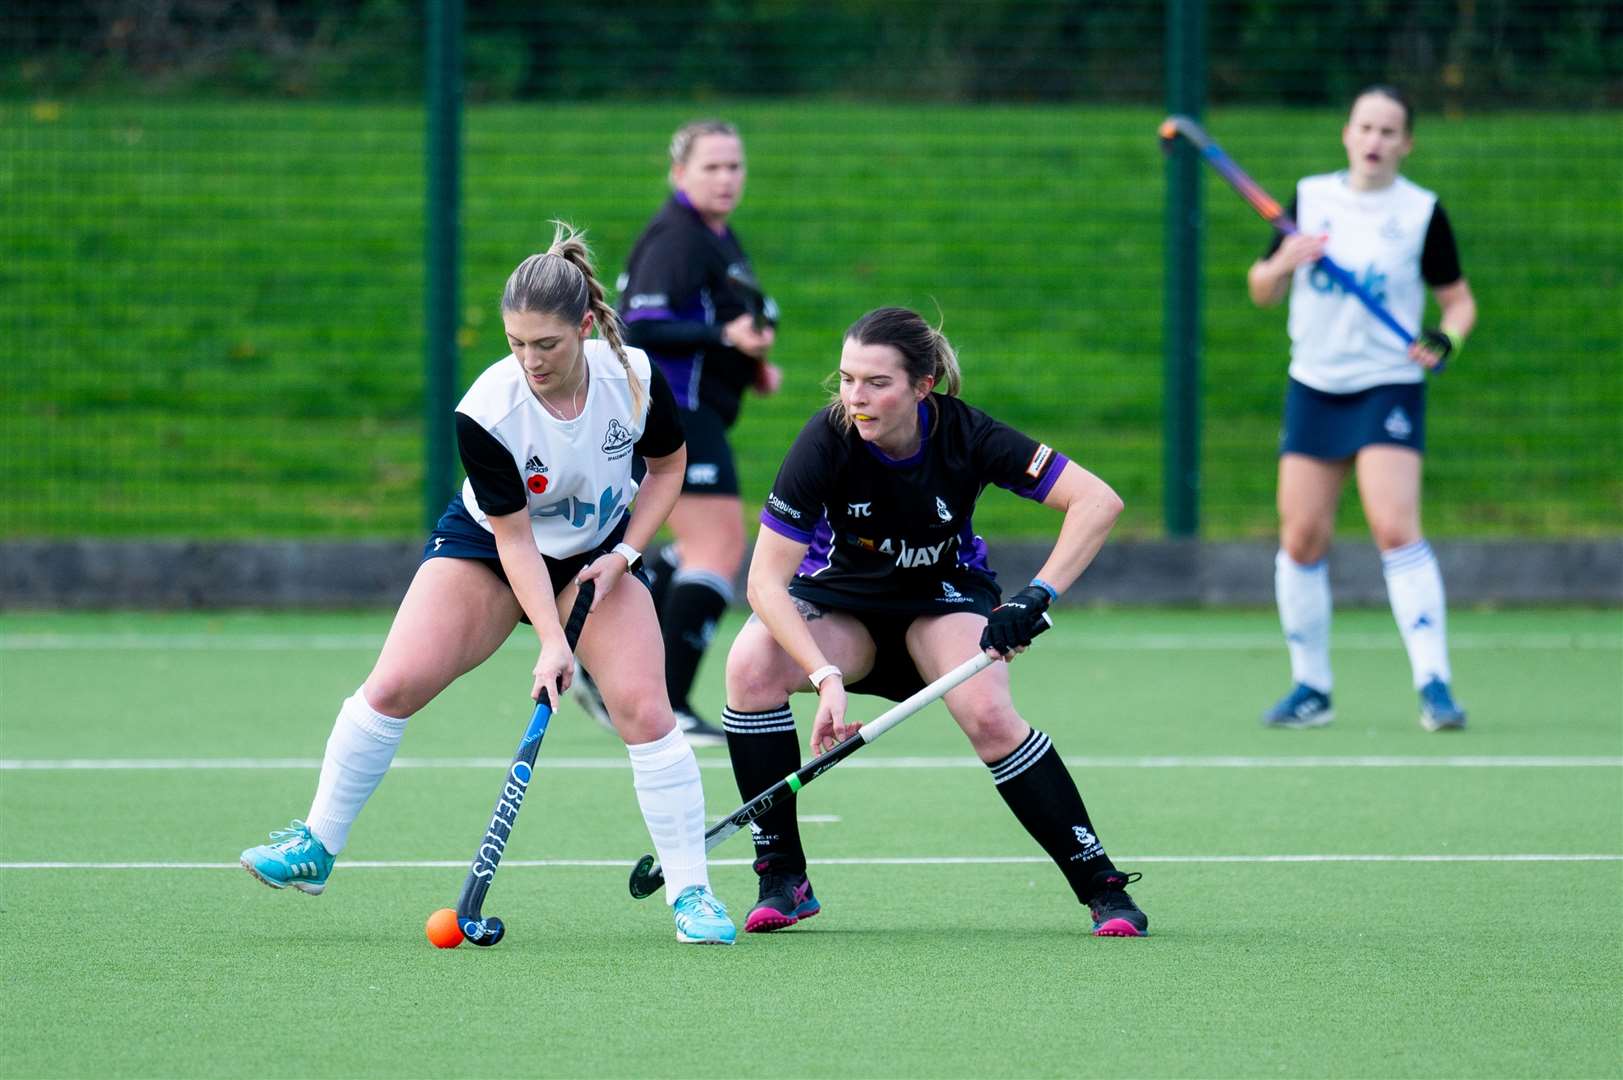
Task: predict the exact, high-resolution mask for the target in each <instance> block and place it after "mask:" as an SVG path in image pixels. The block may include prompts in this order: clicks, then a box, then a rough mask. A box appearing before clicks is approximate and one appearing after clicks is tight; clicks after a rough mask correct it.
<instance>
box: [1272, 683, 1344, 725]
mask: <svg viewBox="0 0 1623 1080" xmlns="http://www.w3.org/2000/svg"><path fill="white" fill-rule="evenodd" d="M1335 718H1336V713H1335V710H1334V709H1332V708H1330V695H1329V694H1323V693H1320V692H1319V691H1317V690H1315V689H1313V688H1312V687H1311V686H1309V685H1307V684H1306V683H1297V684H1296V685H1295V686H1294V687H1292V688H1291V692H1290V693H1288V694H1286V695H1285V696H1284V697H1282V698H1280V699H1279V701H1278V702H1277V703H1276V704H1275V705H1274V707H1273V708H1271V709H1269V710H1268V711H1267V712H1265V713H1263V714H1262V726H1263V727H1277V728H1312V727H1323V726H1324V725H1326V724H1328V723H1329V722H1330V721H1332V720H1334V719H1335Z"/></svg>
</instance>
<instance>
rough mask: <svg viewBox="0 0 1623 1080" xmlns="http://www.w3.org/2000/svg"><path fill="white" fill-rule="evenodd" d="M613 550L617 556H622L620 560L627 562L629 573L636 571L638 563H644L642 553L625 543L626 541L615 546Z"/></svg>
mask: <svg viewBox="0 0 1623 1080" xmlns="http://www.w3.org/2000/svg"><path fill="white" fill-rule="evenodd" d="M612 550H613V552H614V553H615V554H616V555H618V556H620V558H622V559H624V560H625V561H626V570H627V571H628V572H629V571H632V570H635V569H636V568H637V563H639V562H641V561H642V552H640V551H638V550H637V549H636V548H634V547H632V546H631V545H630V544H627V543H625V542H624V541H621V542H620V543H618V544H615V545H614V547H613V548H612Z"/></svg>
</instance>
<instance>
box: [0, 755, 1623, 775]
mask: <svg viewBox="0 0 1623 1080" xmlns="http://www.w3.org/2000/svg"><path fill="white" fill-rule="evenodd" d="M1064 761H1065V764H1066V765H1067V766H1069V767H1070V768H1073V769H1619V768H1623V756H1619V757H1610V756H1600V755H1597V756H1590V757H1583V756H1572V757H1562V756H1557V755H1550V754H1502V755H1486V754H1479V755H1470V754H1463V755H1462V754H1455V755H1449V756H1446V757H1422V756H1419V755H1412V756H1404V755H1386V756H1382V755H1374V754H1370V755H1348V756H1344V757H1336V756H1329V755H1324V756H1301V757H1247V756H1241V755H1224V754H1214V755H1205V756H1203V755H1176V754H1165V755H1155V756H1146V757H1108V756H1086V755H1084V756H1077V757H1066V758H1064ZM510 764H512V761H511V759H509V758H493V757H470V758H413V757H403V758H396V759H395V761H394V765H393V767H394V768H396V769H503V768H506V767H507V766H508V765H510ZM630 767H631V763H630V762H629V761H628V760H626V759H625V758H623V757H604V758H567V757H560V758H548V757H546V756H545V755H543V756H542V758H541V760H540V762H539V763H538V764H537V768H538V769H539V770H540V771H542V772H545V771H547V770H549V769H629V768H630ZM699 767H700V768H704V769H730V768H731V767H732V766H731V764H730V763H729V762H728V761H727V760H726V759H725V758H716V757H701V758H700V759H699ZM840 767H841V768H842V769H984V768H985V767H986V766H985V765H984V764H983V763H982V762H981V761H980V760H979V759H978V758H974V757H865V758H857V757H853V758H848V759H847V760H845V761H843V762H841V763H840ZM319 768H321V759H320V758H0V772H78V771H113V772H117V771H124V770H167V769H173V770H184V769H319Z"/></svg>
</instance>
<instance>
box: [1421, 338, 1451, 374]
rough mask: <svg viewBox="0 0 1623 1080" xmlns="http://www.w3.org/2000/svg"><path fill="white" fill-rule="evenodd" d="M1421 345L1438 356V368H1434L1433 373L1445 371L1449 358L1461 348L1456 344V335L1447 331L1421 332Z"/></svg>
mask: <svg viewBox="0 0 1623 1080" xmlns="http://www.w3.org/2000/svg"><path fill="white" fill-rule="evenodd" d="M1420 344H1421V345H1422V346H1423V347H1425V348H1427V349H1430V350H1431V351H1432V352H1434V353H1436V354H1437V366H1436V367H1434V368H1432V370H1433V371H1441V370H1443V365H1444V364H1446V363H1448V358H1449V356H1450V355H1452V354H1453V353H1454V352H1455V351H1456V350H1457V349H1458V348H1459V346H1457V345H1455V344H1454V335H1452V334H1450V333H1449V332H1448V331H1447V330H1422V331H1420Z"/></svg>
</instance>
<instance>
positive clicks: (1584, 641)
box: [0, 630, 1623, 653]
mask: <svg viewBox="0 0 1623 1080" xmlns="http://www.w3.org/2000/svg"><path fill="white" fill-rule="evenodd" d="M382 644H383V638H382V637H381V636H380V635H374V634H135V633H128V634H53V633H39V634H28V633H23V634H0V653H6V652H58V651H68V652H73V651H96V652H178V651H185V652H210V651H221V652H228V651H233V650H235V651H239V652H296V651H302V650H313V651H317V652H340V651H345V650H354V651H361V652H376V651H377V649H378V648H379V647H381V646H382ZM1281 645H1282V642H1281V640H1280V636H1279V635H1278V634H1277V633H1243V634H1171V633H1167V634H1157V633H1147V634H1146V633H1138V634H1118V635H1112V636H1110V637H1091V636H1090V637H1083V638H1072V639H1068V640H1065V641H1056V642H1053V643H1052V644H1051V643H1049V642H1044V643H1043V648H1044V649H1045V650H1046V649H1050V648H1058V649H1060V650H1063V651H1066V652H1136V651H1142V652H1238V651H1248V650H1254V649H1264V650H1271V649H1278V648H1280V647H1281ZM1448 646H1449V648H1450V649H1455V650H1468V651H1469V650H1476V649H1499V650H1507V649H1515V650H1528V651H1532V650H1538V651H1554V650H1560V651H1567V650H1598V651H1617V650H1623V633H1618V634H1474V633H1455V634H1451V635H1449V639H1448ZM1331 647H1332V648H1333V649H1336V650H1352V651H1361V652H1386V651H1389V650H1398V649H1401V648H1402V642H1401V641H1400V639H1399V637H1398V634H1397V631H1396V630H1393V631H1391V632H1382V633H1367V632H1366V633H1341V634H1335V635H1333V636H1332V638H1331ZM503 648H505V649H519V648H523V649H529V650H532V651H533V650H534V648H535V645H534V643H533V642H528V641H526V640H524V639H521V638H514V639H513V640H512V641H510V642H508V644H506V645H504V646H503Z"/></svg>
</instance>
